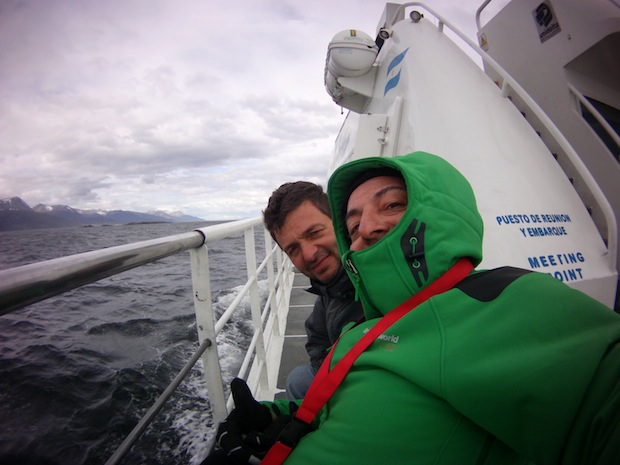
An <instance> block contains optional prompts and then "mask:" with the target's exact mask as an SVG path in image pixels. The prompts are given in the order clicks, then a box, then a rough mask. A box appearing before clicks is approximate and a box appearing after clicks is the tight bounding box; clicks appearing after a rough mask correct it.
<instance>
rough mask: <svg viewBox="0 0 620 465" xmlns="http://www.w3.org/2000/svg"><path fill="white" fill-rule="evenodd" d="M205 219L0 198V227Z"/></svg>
mask: <svg viewBox="0 0 620 465" xmlns="http://www.w3.org/2000/svg"><path fill="white" fill-rule="evenodd" d="M190 221H204V220H203V219H202V218H197V217H195V216H190V215H186V214H184V213H182V212H172V213H168V212H165V211H161V210H158V211H154V212H148V213H140V212H133V211H125V210H113V211H105V210H79V209H77V208H72V207H69V206H67V205H43V204H39V205H36V206H35V207H33V208H30V206H29V205H28V204H27V203H26V202H24V201H23V200H22V199H20V198H19V197H12V198H10V199H0V231H18V230H22V229H47V228H67V227H71V226H80V225H96V224H127V223H154V222H167V223H185V222H190Z"/></svg>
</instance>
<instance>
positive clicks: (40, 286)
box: [0, 217, 292, 465]
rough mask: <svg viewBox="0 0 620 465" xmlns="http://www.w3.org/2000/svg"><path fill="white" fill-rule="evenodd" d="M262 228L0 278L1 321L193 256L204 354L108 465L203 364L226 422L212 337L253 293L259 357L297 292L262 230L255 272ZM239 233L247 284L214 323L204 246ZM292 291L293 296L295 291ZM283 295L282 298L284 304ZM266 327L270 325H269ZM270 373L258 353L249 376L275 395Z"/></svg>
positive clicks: (131, 248) (100, 254)
mask: <svg viewBox="0 0 620 465" xmlns="http://www.w3.org/2000/svg"><path fill="white" fill-rule="evenodd" d="M258 225H262V218H260V217H256V218H251V219H247V220H240V221H234V222H229V223H222V224H218V225H213V226H208V227H206V228H200V229H197V230H195V231H193V232H190V233H185V234H177V235H173V236H168V237H164V238H159V239H154V240H149V241H142V242H136V243H133V244H127V245H122V246H117V247H110V248H106V249H100V250H96V251H92V252H86V253H82V254H76V255H71V256H67V257H62V258H57V259H53V260H47V261H44V262H39V263H34V264H30V265H24V266H21V267H16V268H12V269H7V270H0V305H1V307H0V314H4V313H8V312H11V311H14V310H17V309H20V308H23V307H25V306H27V305H30V304H32V303H34V302H38V301H41V300H44V299H47V298H49V297H52V296H55V295H57V294H60V293H62V292H65V291H68V290H72V289H75V288H78V287H81V286H83V285H85V284H88V283H92V282H95V281H98V280H100V279H103V278H106V277H108V276H112V275H115V274H118V273H121V272H123V271H127V270H129V269H131V268H135V267H138V266H141V265H145V264H147V263H151V262H153V261H156V260H158V259H161V258H164V257H167V256H169V255H172V254H175V253H178V252H181V251H185V250H189V251H190V261H191V268H192V282H193V285H194V303H195V307H196V321H197V327H198V335H199V341H200V343H199V347H198V349H197V350H196V352H195V353H194V354H193V355H192V357H191V358H190V360H189V361H188V362H187V363H186V364H185V366H184V367H183V368H182V369H181V371H180V372H179V373H178V374H177V375H176V377H175V378H174V379H173V381H172V382H171V383H170V385H169V386H168V387H167V388H166V389H165V390H164V392H163V393H162V394H161V395H160V396H159V398H158V399H157V400H156V402H155V403H154V404H153V406H152V407H151V408H150V409H149V410H148V412H147V413H146V414H145V415H144V417H143V418H142V419H141V420H140V421H139V422H138V424H137V425H136V426H135V427H134V429H133V430H132V431H131V433H129V435H128V436H127V437H126V438H125V440H124V441H123V442H122V443H121V445H120V446H119V447H118V448H117V450H116V451H115V452H114V454H113V455H112V456H111V457H110V458H109V459H108V461H107V462H106V465H116V464H117V463H119V462H120V461H121V460H122V459H123V457H124V456H125V455H126V454H127V452H128V451H129V450H130V449H131V447H132V446H133V445H134V444H135V442H136V441H137V440H138V439H139V437H140V435H141V434H142V433H143V432H144V431H145V429H146V428H147V426H148V425H149V424H150V423H151V421H152V420H153V418H154V417H155V416H156V415H157V413H158V412H159V411H160V410H161V408H162V407H163V406H164V404H165V403H166V402H167V401H168V399H169V398H170V397H171V396H172V395H173V393H174V391H175V390H176V389H177V387H178V386H179V385H180V383H181V382H182V381H183V380H184V379H185V378H186V377H187V375H188V374H189V372H190V371H191V369H192V368H193V367H194V365H195V364H196V362H197V361H198V360H199V359H200V358H201V357H202V360H203V363H204V367H205V382H206V385H207V392H209V397H210V399H211V404H212V407H213V409H212V410H213V419H214V423H216V424H217V422H218V421H220V420H221V419H222V418H223V417H224V416H225V415H226V413H227V410H228V408H227V404H226V400H225V399H224V386H223V384H222V375H221V370H220V366H219V357H218V354H217V345H216V344H215V340H216V339H215V336H216V335H217V333H219V332H220V331H221V329H222V328H223V326H224V325H225V323H226V322H227V321H228V319H229V318H230V315H231V314H232V312H233V311H234V309H235V308H236V307H237V306H238V304H239V302H240V301H241V299H242V298H243V297H244V295H245V294H247V293H248V292H249V293H250V294H251V296H252V293H254V295H253V296H252V298H251V300H252V312H253V313H257V315H258V318H256V319H255V318H254V317H253V329H254V333H255V334H254V336H253V338H252V342H251V344H250V348H249V349H248V351H252V352H254V351H255V350H256V346H257V344H259V343H262V344H265V343H269V342H270V339H271V338H270V337H269V336H268V337H265V336H264V335H263V325H264V327H265V330H266V331H267V330H275V331H277V324H276V321H277V320H278V319H279V318H281V315H280V314H279V312H283V311H286V310H287V309H288V299H282V294H283V293H286V289H283V287H286V286H289V287H290V285H291V284H292V280H287V279H285V277H284V275H285V274H286V273H290V274H292V271H291V264H290V261H289V260H288V259H287V258H286V257H285V256H284V258H283V255H282V253H281V252H280V249H279V247H278V246H277V245H275V246H271V238H270V236H269V233H268V232H267V231H266V230H265V229H264V228H263V232H264V235H265V257H264V259H263V260H262V261H261V263H260V265H259V266H258V267H257V266H256V259H255V253H256V250H255V247H254V227H255V226H258ZM240 232H244V234H245V237H246V250H245V252H246V258H247V263H248V280H247V282H246V284H245V285H244V286H243V287H242V289H241V291H240V292H239V293H238V295H237V296H236V297H235V299H234V300H233V302H232V303H231V304H230V306H229V308H228V309H227V310H226V311H225V312H224V314H223V315H222V316H221V317H220V319H219V320H218V322H214V318H213V315H214V312H213V307H212V302H211V289H210V279H209V261H208V249H207V245H208V244H210V243H212V242H214V241H217V240H220V239H223V238H225V237H229V236H231V235H233V234H237V233H240ZM250 249H251V250H250ZM274 256H275V257H276V258H277V261H276V263H277V265H278V270H277V274H276V276H275V279H274V276H273V259H274ZM265 268H267V270H268V282H269V296H268V298H267V301H266V303H265V305H264V308H263V309H262V310H261V309H260V308H258V307H257V305H258V298H257V297H258V276H259V274H260V273H261V272H262V271H263V270H264V269H265ZM288 291H289V292H290V289H288ZM278 294H279V295H280V300H279V301H278ZM267 320H268V322H267V323H266V324H264V322H265V321H267ZM216 327H217V330H216ZM259 355H260V356H259ZM250 358H251V354H250V355H246V359H245V360H244V363H243V365H242V369H241V370H240V374H245V373H246V372H247V371H248V366H249V363H250V362H249V361H250ZM268 365H269V363H268V360H267V359H266V357H265V351H264V350H263V351H262V355H261V354H258V352H257V354H256V355H255V356H254V360H253V365H252V366H253V367H254V366H256V367H258V368H256V369H254V368H253V369H252V370H254V371H255V372H256V373H257V376H258V377H262V379H264V380H266V381H267V382H268V383H269V385H270V386H267V388H268V389H267V390H269V389H271V390H273V389H275V381H276V380H273V379H267V368H269V369H271V370H272V369H273V367H271V366H268ZM261 372H263V373H261ZM248 384H250V386H255V385H256V384H257V383H256V381H252V383H250V382H249V383H248ZM272 384H273V385H274V386H273V388H271V385H272ZM229 403H230V399H229Z"/></svg>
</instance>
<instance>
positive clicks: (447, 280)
mask: <svg viewBox="0 0 620 465" xmlns="http://www.w3.org/2000/svg"><path fill="white" fill-rule="evenodd" d="M473 268H474V266H473V265H472V263H471V262H470V261H469V260H468V259H466V258H462V259H461V260H459V261H458V262H457V263H456V264H455V265H454V266H453V267H452V268H450V269H449V270H448V271H447V272H446V273H445V274H444V275H443V276H441V277H440V278H439V279H437V280H436V281H434V282H432V283H431V284H430V285H428V286H427V287H425V288H424V289H422V290H421V291H420V292H418V293H417V294H415V295H413V296H412V297H411V298H409V299H407V300H406V301H405V302H403V303H402V304H400V305H399V306H398V307H396V308H395V309H394V310H392V311H390V312H389V313H387V314H386V315H385V316H384V317H383V318H381V319H380V320H379V321H378V322H377V323H376V324H375V325H374V326H373V327H372V328H370V329H369V331H368V332H367V333H366V334H364V336H363V337H362V338H361V339H360V340H359V341H357V343H356V344H355V345H354V346H353V347H352V348H351V349H350V350H349V351H348V352H347V353H346V354H345V355H344V357H342V359H341V360H340V361H338V363H337V364H336V366H334V368H333V369H332V370H330V369H329V367H330V365H331V360H332V354H333V353H334V347H335V346H336V344H338V341H336V343H335V344H334V345H333V347H332V350H331V351H330V352H329V354H328V355H327V357H326V358H325V360H324V361H323V364H322V365H321V368H320V369H319V371H318V373H317V374H316V376H315V377H314V380H313V382H312V384H311V385H310V388H309V389H308V392H307V393H306V396H305V397H304V399H303V401H302V403H301V406H300V407H299V410H297V413H295V416H294V417H293V420H292V421H291V422H290V423H289V424H288V425H287V426H286V427H285V428H284V430H283V431H282V433H281V434H280V436H278V441H277V442H276V443H275V444H274V445H273V446H272V447H271V449H269V451H268V452H267V455H266V456H265V458H264V459H263V460H262V461H261V464H262V465H280V464H282V463H283V462H284V460H286V457H288V455H289V454H290V453H291V451H292V450H293V448H294V447H295V446H296V445H297V443H298V442H299V441H300V440H301V438H302V437H304V436H305V435H306V434H307V433H308V432H309V431H310V430H311V429H312V426H311V423H312V421H313V420H314V418H315V417H316V416H317V415H318V413H319V411H320V410H321V409H322V408H323V406H324V405H325V404H326V403H327V401H328V400H329V398H330V397H331V396H332V395H333V393H334V392H335V391H336V389H337V388H338V386H339V385H340V383H341V382H342V380H344V378H345V376H346V375H347V373H348V372H349V370H350V369H351V367H352V366H353V363H354V362H355V360H357V358H358V357H359V356H360V355H361V354H362V352H364V350H366V349H367V348H368V346H370V344H372V343H373V341H374V340H375V339H377V338H378V337H379V336H380V335H381V334H383V332H384V331H385V330H386V329H388V328H389V327H390V326H392V325H393V324H394V323H395V322H397V321H398V320H399V319H401V318H402V317H403V316H405V315H406V314H407V313H409V312H410V311H411V310H413V309H414V308H416V307H417V306H418V305H420V304H421V303H423V302H425V301H426V300H428V299H430V298H431V297H432V296H434V295H437V294H441V293H443V292H446V291H448V290H450V289H452V288H453V287H454V286H456V285H457V284H458V283H459V282H461V281H462V280H463V279H464V278H465V277H466V276H467V275H468V274H469V273H470V272H471V271H472V270H473Z"/></svg>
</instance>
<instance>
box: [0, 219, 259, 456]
mask: <svg viewBox="0 0 620 465" xmlns="http://www.w3.org/2000/svg"><path fill="white" fill-rule="evenodd" d="M97 230H98V231H97ZM188 230H191V227H188V225H140V226H137V225H134V226H127V227H109V228H74V229H70V230H61V231H55V230H47V231H37V232H36V233H35V232H28V233H29V234H24V235H21V236H20V235H16V234H12V235H10V234H5V235H3V237H2V241H0V242H2V243H3V245H2V246H0V254H2V258H1V260H0V262H1V263H3V264H6V263H9V264H10V266H15V265H17V264H24V263H27V262H28V261H33V260H37V259H43V258H45V259H48V258H54V257H53V256H49V250H47V249H49V244H51V243H57V242H58V241H61V240H62V241H63V247H60V249H62V250H61V251H60V250H59V251H58V252H61V253H62V254H63V255H65V254H70V253H79V252H83V251H85V250H83V249H80V248H81V247H84V244H87V245H90V249H95V248H100V247H108V246H110V245H117V244H118V243H126V242H129V240H127V238H128V236H129V237H132V239H131V241H137V240H143V239H148V238H153V237H161V236H165V235H170V234H177V233H179V232H185V231H188ZM105 235H107V236H112V237H101V236H105ZM83 236H87V237H83ZM121 238H122V239H123V241H121ZM26 241H27V242H29V243H28V244H24V243H23V242H26ZM10 243H12V244H13V245H12V246H11V244H10ZM70 243H74V244H77V245H79V247H77V245H76V247H75V248H74V249H71V247H70V245H69V244H70ZM11 247H12V248H11ZM39 249H40V250H39ZM68 250H73V251H68ZM11 253H13V254H14V255H17V256H8V255H10V254H11ZM37 257H38V258H37ZM210 259H211V262H212V267H211V275H212V280H213V286H214V290H213V296H214V300H215V307H216V313H217V314H218V316H219V315H221V313H222V312H223V311H224V310H225V309H226V308H227V307H228V305H229V304H230V302H232V300H233V299H234V297H235V295H236V293H237V292H238V290H239V288H240V287H241V284H242V283H243V282H244V281H245V278H244V274H245V272H244V269H245V258H244V255H243V239H242V238H241V237H240V238H233V239H227V240H224V241H220V242H219V243H216V244H215V245H213V246H212V248H211V249H210ZM263 294H264V292H263ZM250 320H251V318H250V315H249V304H248V302H247V301H246V302H242V303H241V305H240V308H239V312H237V314H236V315H235V316H234V317H233V319H232V320H231V322H230V323H229V325H228V327H227V328H226V329H225V330H224V331H223V333H222V334H220V335H219V336H218V350H219V352H220V358H221V364H222V366H223V370H224V373H223V376H224V378H225V382H228V381H230V380H231V379H232V378H233V377H234V376H235V375H236V373H237V371H238V369H239V366H240V364H241V359H242V355H243V353H244V351H245V348H246V347H247V345H248V344H249V341H250V337H251V324H250ZM196 346H197V335H196V323H195V318H194V309H193V300H192V290H191V278H190V273H189V257H188V256H187V255H186V254H179V255H177V256H173V257H168V258H166V259H164V260H161V261H159V262H158V263H155V264H151V265H147V266H144V267H141V268H139V269H136V270H131V271H128V272H125V273H122V274H120V275H117V276H114V277H111V278H107V279H105V280H103V281H100V282H99V283H95V284H92V285H88V286H85V287H82V288H80V289H76V290H74V291H71V292H68V293H65V294H62V295H59V296H57V297H55V298H52V299H48V300H47V301H45V302H41V303H38V304H35V305H32V306H30V307H27V308H25V309H22V310H20V311H18V312H15V313H13V314H9V315H4V316H2V317H0V417H1V418H2V420H0V421H1V422H2V429H1V431H0V455H4V456H7V455H10V454H13V455H15V454H18V455H19V454H22V455H26V456H30V457H33V456H34V457H44V458H46V459H48V460H51V461H52V463H58V464H63V465H73V464H75V465H82V464H100V463H104V462H105V461H106V460H107V459H108V458H109V456H110V455H111V454H112V453H113V451H114V450H115V449H116V447H118V445H119V444H120V443H121V441H122V440H123V439H124V438H125V436H126V435H127V434H128V433H129V432H130V431H131V430H132V428H133V427H134V426H135V424H136V423H137V422H138V421H139V420H140V418H141V417H142V416H143V414H144V413H145V412H146V411H147V410H148V409H149V408H150V406H151V405H152V404H153V402H154V401H155V400H156V399H157V397H159V395H160V394H161V392H162V391H163V390H164V389H165V388H166V387H167V385H168V384H169V383H170V381H171V380H172V379H173V378H174V376H176V374H177V372H178V371H179V370H180V369H181V368H182V367H183V366H184V365H185V363H186V361H187V360H188V358H189V357H190V356H191V354H192V353H193V352H194V351H195V350H196ZM211 426H212V420H211V416H210V404H209V400H208V396H207V392H206V387H205V383H204V378H203V373H202V366H201V364H200V363H199V364H198V365H197V366H196V367H195V368H194V369H193V370H192V372H191V373H190V375H189V378H188V380H187V382H185V383H183V384H182V385H181V387H180V388H179V390H178V391H177V392H176V393H175V395H174V396H173V398H172V399H171V400H170V402H169V403H168V404H167V405H166V406H165V407H164V408H163V409H162V411H161V413H160V414H159V415H158V417H157V418H156V420H155V421H154V423H153V424H152V425H151V426H150V427H149V428H148V429H147V431H146V433H145V434H144V436H143V437H142V438H141V439H140V441H139V442H138V443H137V444H136V446H135V447H134V448H133V449H132V451H131V452H130V453H129V454H128V456H127V457H126V458H125V460H124V462H123V463H141V464H161V463H166V464H187V463H189V464H198V463H200V461H201V459H202V458H203V456H204V454H205V453H206V446H207V441H208V439H209V436H210V434H211V433H212V431H211Z"/></svg>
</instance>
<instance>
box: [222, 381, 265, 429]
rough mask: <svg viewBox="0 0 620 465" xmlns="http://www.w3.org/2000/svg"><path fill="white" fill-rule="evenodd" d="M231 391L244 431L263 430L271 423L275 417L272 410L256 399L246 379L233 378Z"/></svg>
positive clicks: (240, 424)
mask: <svg viewBox="0 0 620 465" xmlns="http://www.w3.org/2000/svg"><path fill="white" fill-rule="evenodd" d="M230 392H231V393H232V396H233V399H234V401H235V410H234V412H237V415H238V417H239V426H240V428H241V432H242V433H247V432H249V431H263V430H264V429H265V428H267V427H268V426H269V425H270V424H271V421H272V419H273V417H272V416H271V410H269V407H267V406H266V405H263V404H261V403H260V402H257V401H256V400H255V399H254V397H253V396H252V392H251V391H250V388H249V387H248V385H247V384H246V382H245V381H243V380H242V379H239V378H235V379H233V380H232V382H231V383H230Z"/></svg>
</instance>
